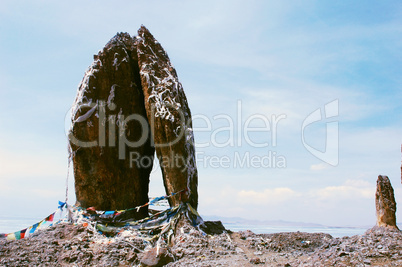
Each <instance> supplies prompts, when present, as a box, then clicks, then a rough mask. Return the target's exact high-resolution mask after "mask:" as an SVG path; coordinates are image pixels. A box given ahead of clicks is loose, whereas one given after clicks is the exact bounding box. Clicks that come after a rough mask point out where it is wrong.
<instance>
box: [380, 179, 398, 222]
mask: <svg viewBox="0 0 402 267" xmlns="http://www.w3.org/2000/svg"><path fill="white" fill-rule="evenodd" d="M375 207H376V211H377V226H387V227H395V228H397V226H396V215H395V213H396V202H395V196H394V189H393V188H392V185H391V182H390V181H389V178H388V177H387V176H383V175H379V176H378V179H377V191H376V193H375Z"/></svg>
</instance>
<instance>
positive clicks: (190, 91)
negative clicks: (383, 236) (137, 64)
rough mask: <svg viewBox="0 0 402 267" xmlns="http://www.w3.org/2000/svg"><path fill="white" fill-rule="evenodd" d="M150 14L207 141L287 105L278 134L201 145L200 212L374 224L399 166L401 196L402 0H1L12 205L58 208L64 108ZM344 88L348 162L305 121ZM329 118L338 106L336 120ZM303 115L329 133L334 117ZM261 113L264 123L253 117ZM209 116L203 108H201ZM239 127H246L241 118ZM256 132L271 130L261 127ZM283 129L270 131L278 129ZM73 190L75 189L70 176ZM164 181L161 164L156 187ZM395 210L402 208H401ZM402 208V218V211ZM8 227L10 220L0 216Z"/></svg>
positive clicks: (6, 174)
mask: <svg viewBox="0 0 402 267" xmlns="http://www.w3.org/2000/svg"><path fill="white" fill-rule="evenodd" d="M141 24H144V25H145V26H146V27H148V29H149V30H150V31H151V32H152V33H153V34H154V36H155V37H156V38H157V39H158V41H160V42H161V44H162V45H163V47H164V48H165V50H166V51H167V52H168V54H169V56H170V58H171V60H172V63H173V64H174V66H175V67H176V70H177V72H178V74H179V79H180V81H181V82H182V83H183V86H184V90H185V93H186V95H187V98H188V102H189V105H190V108H191V111H192V113H193V115H196V116H198V117H200V116H205V117H206V118H208V119H209V120H210V121H211V127H212V128H211V130H210V131H206V132H201V131H197V130H196V131H195V139H196V142H197V143H205V142H207V141H210V140H211V138H212V137H216V140H217V141H218V142H221V143H222V142H224V141H225V140H227V138H228V136H230V133H229V132H228V131H226V132H224V131H222V132H220V133H217V134H216V135H213V132H214V131H217V130H219V129H222V128H221V127H225V126H228V124H227V121H225V120H224V119H216V118H217V117H215V119H214V116H217V115H225V116H226V115H227V116H229V117H231V118H233V120H234V122H236V123H237V122H238V119H237V117H236V116H237V113H238V102H239V101H240V102H241V106H242V117H243V120H242V125H244V123H245V121H246V120H247V118H250V117H251V116H254V115H255V114H260V115H262V116H264V117H267V118H272V116H273V115H275V116H279V115H281V114H284V115H285V116H286V119H283V120H281V121H280V122H279V123H278V128H277V132H276V133H277V143H276V146H273V145H272V144H270V145H269V146H268V147H264V148H256V147H253V146H251V145H248V144H247V143H246V142H245V139H244V136H241V137H242V138H243V139H242V140H243V141H242V144H241V145H239V144H238V142H236V143H235V144H234V145H233V146H225V147H223V148H218V147H216V146H213V145H210V146H207V147H202V148H197V151H198V152H199V155H201V160H200V161H199V165H198V171H199V196H200V199H199V202H200V205H199V210H200V212H201V213H202V214H207V215H221V216H227V217H245V218H254V219H266V220H278V219H282V220H289V221H304V222H315V223H322V224H327V225H374V224H375V205H374V190H375V182H376V178H377V176H378V175H379V174H384V175H388V176H389V177H390V179H391V182H392V184H393V186H394V189H395V194H396V198H397V201H399V203H402V189H401V184H400V164H401V151H400V146H401V143H402V126H401V125H402V119H401V116H400V114H401V113H402V108H401V104H400V103H402V92H401V81H402V79H401V78H402V77H401V72H400V70H401V69H402V52H401V51H402V49H401V48H402V38H401V36H402V35H401V33H402V4H400V2H399V1H381V2H378V1H354V2H353V4H351V3H346V1H343V2H340V1H336V2H335V1H292V2H290V1H247V2H245V1H219V2H216V1H202V2H198V3H196V2H183V1H169V2H167V1H149V2H148V3H141V2H139V1H120V2H119V3H118V4H116V3H112V2H110V1H87V2H84V3H83V2H82V1H80V2H79V1H70V2H69V3H68V4H67V3H57V2H54V1H35V2H32V1H18V3H17V2H16V1H3V2H2V8H1V10H0V25H1V26H0V48H1V52H0V84H1V87H0V92H1V94H0V96H1V98H0V101H1V104H0V123H1V131H0V188H2V191H3V192H2V194H1V195H0V201H1V203H2V205H1V207H0V213H1V214H2V215H4V216H18V215H26V216H39V217H43V216H46V215H48V213H50V212H51V211H53V210H54V208H55V207H56V205H57V201H58V200H63V199H64V194H65V179H66V174H67V149H66V147H67V141H66V136H65V117H66V114H67V113H68V111H69V109H70V107H71V105H72V103H73V101H74V98H75V94H76V90H77V87H78V84H79V82H80V81H81V79H82V77H83V75H84V72H85V70H86V69H87V67H88V66H89V65H90V64H91V63H92V60H93V58H92V56H93V54H96V53H97V51H98V50H100V49H102V48H103V46H104V45H105V44H106V43H107V42H108V40H109V39H110V38H112V37H113V36H114V35H115V34H116V33H117V32H129V33H130V34H131V35H136V31H137V29H138V28H139V27H140V25H141ZM334 100H338V103H339V115H338V116H337V117H336V118H334V119H332V121H336V122H337V123H338V126H339V163H338V164H337V166H331V165H329V164H326V163H325V162H323V161H321V160H320V159H318V158H316V157H314V156H313V155H312V154H311V153H310V152H309V151H307V149H306V148H305V146H304V145H303V142H302V138H301V132H302V130H301V127H302V123H303V121H304V120H305V119H306V118H307V117H308V116H309V114H311V113H312V112H313V111H315V110H317V109H320V108H321V109H323V108H324V106H325V105H326V104H327V103H330V102H331V101H334ZM329 121H331V120H329ZM329 121H320V122H317V123H315V124H314V125H313V124H312V125H311V126H309V127H308V128H307V127H306V129H305V141H306V142H307V143H308V144H309V145H311V146H312V147H315V148H317V149H318V150H323V149H324V147H325V136H326V122H329ZM253 123H255V125H254V126H259V127H261V121H258V120H255V121H254V122H253ZM194 126H195V128H198V129H200V128H203V127H205V124H203V121H202V120H200V119H199V120H195V121H194ZM234 138H236V140H237V138H238V135H237V132H236V133H235V134H234ZM251 138H252V139H253V140H254V141H255V142H265V141H269V142H271V141H272V132H265V133H264V132H260V133H253V135H251ZM271 143H272V142H271ZM269 152H271V153H273V152H275V153H276V155H277V156H283V157H284V158H285V160H286V167H285V168H273V167H270V168H251V167H250V168H247V167H245V166H243V168H240V167H233V166H232V167H229V168H214V167H213V166H211V165H210V164H209V165H208V164H207V165H206V166H204V164H201V162H202V160H204V161H205V160H206V157H213V156H216V157H218V158H222V157H224V156H227V157H229V158H230V159H231V160H232V161H233V159H234V158H235V155H241V156H244V155H246V154H247V153H248V155H250V156H251V157H252V156H256V157H263V156H264V155H268V153H269ZM69 190H70V202H73V198H74V194H73V191H74V186H73V178H72V176H71V177H70V187H69ZM159 194H163V187H162V181H161V178H160V172H159V171H158V170H155V171H154V172H153V173H152V181H151V195H153V196H156V195H159ZM397 217H398V218H400V217H401V212H400V211H398V213H397ZM399 221H401V220H400V219H399ZM0 230H1V229H0Z"/></svg>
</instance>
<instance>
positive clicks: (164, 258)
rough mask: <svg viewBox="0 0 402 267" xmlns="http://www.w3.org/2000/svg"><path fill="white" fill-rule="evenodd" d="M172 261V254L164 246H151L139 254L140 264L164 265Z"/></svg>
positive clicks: (155, 266) (154, 266)
mask: <svg viewBox="0 0 402 267" xmlns="http://www.w3.org/2000/svg"><path fill="white" fill-rule="evenodd" d="M172 261H174V258H173V255H172V254H171V253H170V252H169V251H168V250H167V249H166V248H165V247H153V248H151V249H149V250H147V251H145V252H143V253H142V254H141V255H140V262H141V265H142V266H149V267H151V266H152V267H158V266H165V265H166V264H168V263H170V262H172Z"/></svg>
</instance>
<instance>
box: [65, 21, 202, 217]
mask: <svg viewBox="0 0 402 267" xmlns="http://www.w3.org/2000/svg"><path fill="white" fill-rule="evenodd" d="M69 140H70V146H71V150H72V161H73V165H74V176H75V191H76V197H77V201H78V202H79V205H81V206H82V207H91V206H93V207H95V208H96V209H99V210H119V209H127V208H132V207H136V206H139V205H143V204H145V203H147V202H148V187H149V175H150V172H151V170H152V165H153V164H152V163H153V157H154V154H155V150H156V155H157V157H158V159H159V162H160V165H161V170H162V175H163V181H164V185H165V190H166V193H167V194H171V193H175V192H179V191H182V192H184V193H182V194H178V195H176V196H174V197H173V198H171V199H170V204H171V205H177V204H179V203H180V202H189V203H190V204H191V205H192V206H193V207H194V208H196V207H197V203H198V200H197V199H198V195H197V169H196V164H195V151H194V137H193V132H192V125H191V113H190V109H189V107H188V103H187V99H186V96H185V94H184V91H183V87H182V85H181V83H180V82H179V81H178V77H177V73H176V71H175V69H174V68H173V66H172V64H171V62H170V60H169V57H168V55H167V53H166V52H165V51H164V49H163V48H162V46H161V45H160V44H159V43H158V42H157V41H156V40H155V38H154V37H153V36H152V34H151V33H150V32H149V31H148V29H146V28H145V27H144V26H142V27H141V28H140V30H139V31H138V36H136V37H134V38H132V37H131V36H130V35H129V34H127V33H119V34H117V35H116V36H115V37H113V38H112V39H111V40H110V41H109V42H108V43H107V44H106V46H105V47H104V48H103V49H102V50H101V51H99V53H98V54H97V55H95V56H94V62H93V63H92V65H91V66H90V67H89V68H88V70H87V71H86V73H85V75H84V78H83V80H82V82H81V84H80V85H79V88H78V92H77V97H76V100H75V103H74V106H73V112H72V127H71V130H70V134H69ZM146 215H147V208H146V207H144V208H143V209H141V210H140V212H139V213H138V218H143V217H145V216H146Z"/></svg>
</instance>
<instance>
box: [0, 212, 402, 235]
mask: <svg viewBox="0 0 402 267" xmlns="http://www.w3.org/2000/svg"><path fill="white" fill-rule="evenodd" d="M42 219H43V218H39V217H37V218H35V217H31V218H22V217H0V233H3V234H4V233H13V232H16V231H19V230H22V229H25V228H27V227H29V226H31V225H33V224H35V223H37V222H40V221H41V220H42ZM223 225H224V226H225V227H226V228H227V229H230V230H232V231H234V232H238V231H244V230H251V231H253V232H254V233H256V234H272V233H280V232H297V231H300V232H308V233H327V234H330V235H332V236H333V237H343V236H353V235H361V234H364V233H365V232H366V231H367V229H368V228H359V227H325V226H322V227H303V226H301V227H298V226H265V225H261V224H239V223H225V222H224V223H223ZM399 227H402V225H399Z"/></svg>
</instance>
